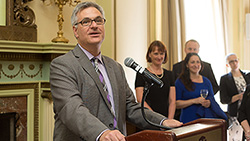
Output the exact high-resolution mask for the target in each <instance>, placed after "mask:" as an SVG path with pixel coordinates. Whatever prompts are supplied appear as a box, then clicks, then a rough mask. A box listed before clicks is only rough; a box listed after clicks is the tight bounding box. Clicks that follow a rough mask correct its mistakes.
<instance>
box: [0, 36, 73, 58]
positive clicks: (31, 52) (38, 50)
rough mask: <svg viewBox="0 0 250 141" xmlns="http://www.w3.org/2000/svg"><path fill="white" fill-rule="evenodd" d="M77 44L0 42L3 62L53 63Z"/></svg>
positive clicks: (0, 54)
mask: <svg viewBox="0 0 250 141" xmlns="http://www.w3.org/2000/svg"><path fill="white" fill-rule="evenodd" d="M74 47H75V44H63V43H34V42H21V41H5V40H0V60H2V61H8V60H11V61H51V60H52V59H54V58H55V57H57V56H59V55H62V54H65V53H67V52H68V51H69V50H71V49H73V48H74Z"/></svg>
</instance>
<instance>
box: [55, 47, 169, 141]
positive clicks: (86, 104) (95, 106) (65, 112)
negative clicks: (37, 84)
mask: <svg viewBox="0 0 250 141" xmlns="http://www.w3.org/2000/svg"><path fill="white" fill-rule="evenodd" d="M102 59H103V62H104V65H105V68H106V70H107V73H108V77H109V79H110V82H111V86H112V91H113V95H114V105H115V113H116V115H115V116H116V119H117V128H116V129H118V130H120V131H121V133H123V134H124V135H126V120H127V121H129V122H131V123H133V124H135V125H137V126H138V127H140V128H147V129H150V128H152V127H151V126H150V125H148V124H147V123H146V122H145V120H144V119H143V118H142V114H141V109H140V104H138V103H136V101H135V97H134V95H133V93H132V91H131V89H130V88H129V86H128V84H127V80H126V78H125V74H124V70H123V68H122V66H121V65H120V64H119V63H117V62H115V61H114V60H112V59H110V58H108V57H106V56H102ZM50 83H51V92H52V97H53V102H54V112H55V128H54V140H56V141H57V140H63V141H77V140H90V141H94V140H95V139H96V138H97V136H98V135H99V134H100V133H101V132H102V131H104V130H105V129H114V127H113V124H114V123H113V122H114V121H113V118H114V115H113V114H112V113H111V110H110V109H111V105H110V104H109V102H108V101H107V99H106V96H105V92H104V91H103V86H102V83H101V82H100V80H99V78H98V76H97V73H96V72H95V70H94V67H93V65H92V63H91V61H89V59H88V57H87V56H86V55H85V54H84V52H83V51H82V50H81V49H80V47H79V46H76V47H75V48H74V49H73V50H71V51H69V52H68V53H67V54H65V55H62V56H60V57H57V58H56V59H54V60H53V61H52V63H51V68H50ZM146 115H147V118H148V119H149V120H151V121H152V122H154V123H160V121H161V120H162V119H163V118H165V117H164V116H162V115H160V114H157V113H154V112H152V111H150V110H146Z"/></svg>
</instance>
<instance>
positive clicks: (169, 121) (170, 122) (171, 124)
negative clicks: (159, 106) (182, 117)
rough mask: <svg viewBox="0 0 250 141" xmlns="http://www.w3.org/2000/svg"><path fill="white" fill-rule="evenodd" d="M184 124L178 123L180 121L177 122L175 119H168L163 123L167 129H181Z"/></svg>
mask: <svg viewBox="0 0 250 141" xmlns="http://www.w3.org/2000/svg"><path fill="white" fill-rule="evenodd" d="M182 124H183V123H182V122H180V121H178V120H175V119H166V120H164V121H163V123H162V125H163V126H166V127H171V128H173V127H179V126H181V125H182Z"/></svg>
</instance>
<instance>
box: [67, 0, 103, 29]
mask: <svg viewBox="0 0 250 141" xmlns="http://www.w3.org/2000/svg"><path fill="white" fill-rule="evenodd" d="M89 7H95V8H96V9H97V10H98V11H100V13H101V14H102V16H103V18H105V16H104V11H103V8H102V7H101V6H100V5H98V4H97V3H94V2H89V1H87V2H82V3H80V4H78V5H77V6H76V7H75V9H74V10H73V13H72V15H71V25H72V26H76V25H75V24H76V23H77V21H78V17H77V14H78V13H79V12H81V11H82V10H84V9H86V8H89Z"/></svg>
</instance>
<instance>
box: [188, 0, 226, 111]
mask: <svg viewBox="0 0 250 141" xmlns="http://www.w3.org/2000/svg"><path fill="white" fill-rule="evenodd" d="M184 9H185V12H184V13H185V24H186V39H187V40H189V39H195V40H197V41H198V42H199V44H200V52H199V55H200V57H201V59H202V60H203V61H205V62H209V63H210V64H211V66H212V69H213V72H214V75H215V77H216V80H217V83H218V84H219V80H220V77H221V76H222V75H224V74H226V65H225V49H224V38H223V26H222V20H221V19H222V18H221V14H220V12H219V10H220V8H219V2H218V1H215V0H206V1H204V0H202V1H201V0H184ZM215 99H216V101H217V102H218V103H219V104H220V106H221V108H222V109H223V110H224V111H226V105H222V104H221V103H220V98H219V92H218V93H217V94H216V95H215Z"/></svg>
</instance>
